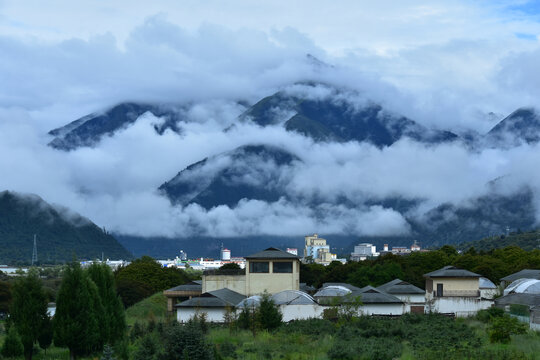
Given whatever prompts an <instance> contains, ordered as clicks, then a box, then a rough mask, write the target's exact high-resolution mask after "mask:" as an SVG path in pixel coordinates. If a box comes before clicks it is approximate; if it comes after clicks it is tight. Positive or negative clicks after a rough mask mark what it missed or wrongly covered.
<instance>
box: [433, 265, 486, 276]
mask: <svg viewBox="0 0 540 360" xmlns="http://www.w3.org/2000/svg"><path fill="white" fill-rule="evenodd" d="M480 276H482V275H478V274H476V273H473V272H471V271H469V270H463V269H459V268H457V267H455V266H445V267H443V268H442V269H439V270H435V271H432V272H430V273H427V274H424V277H430V278H435V277H454V278H456V277H457V278H473V277H478V278H479V277H480Z"/></svg>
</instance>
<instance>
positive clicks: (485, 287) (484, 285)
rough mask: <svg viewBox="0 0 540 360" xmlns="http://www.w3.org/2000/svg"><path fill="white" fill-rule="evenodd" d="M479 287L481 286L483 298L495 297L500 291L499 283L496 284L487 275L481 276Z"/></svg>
mask: <svg viewBox="0 0 540 360" xmlns="http://www.w3.org/2000/svg"><path fill="white" fill-rule="evenodd" d="M478 281H479V288H480V297H481V298H482V299H493V298H495V296H496V295H497V294H498V293H499V289H498V288H497V285H495V284H494V283H493V282H492V281H491V280H489V279H488V278H485V277H480V279H478Z"/></svg>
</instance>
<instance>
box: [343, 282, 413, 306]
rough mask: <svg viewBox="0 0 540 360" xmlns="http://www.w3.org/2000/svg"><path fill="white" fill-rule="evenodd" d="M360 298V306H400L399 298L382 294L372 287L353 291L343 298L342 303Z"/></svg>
mask: <svg viewBox="0 0 540 360" xmlns="http://www.w3.org/2000/svg"><path fill="white" fill-rule="evenodd" d="M358 296H360V301H361V302H362V304H402V303H403V301H401V300H400V299H399V298H397V297H395V296H394V295H390V294H387V293H384V292H382V291H380V290H377V289H375V288H374V287H373V286H369V285H368V286H365V287H363V288H361V289H360V290H356V291H353V292H352V293H350V294H349V295H346V296H345V297H344V301H347V299H351V300H352V299H355V298H357V297H358Z"/></svg>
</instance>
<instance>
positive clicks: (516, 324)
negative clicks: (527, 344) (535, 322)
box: [489, 315, 527, 344]
mask: <svg viewBox="0 0 540 360" xmlns="http://www.w3.org/2000/svg"><path fill="white" fill-rule="evenodd" d="M525 332H527V326H526V324H524V323H522V322H520V321H519V320H518V319H516V318H513V317H511V316H508V315H506V316H503V317H500V318H496V319H494V320H493V322H492V324H491V327H490V329H489V341H491V342H492V343H494V342H500V343H503V344H507V343H509V342H510V340H511V339H510V335H514V334H524V333H525Z"/></svg>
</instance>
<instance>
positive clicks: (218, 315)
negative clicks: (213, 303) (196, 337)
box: [176, 307, 226, 322]
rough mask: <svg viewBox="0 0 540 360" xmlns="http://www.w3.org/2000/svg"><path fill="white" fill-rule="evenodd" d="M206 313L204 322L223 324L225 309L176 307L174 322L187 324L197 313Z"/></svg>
mask: <svg viewBox="0 0 540 360" xmlns="http://www.w3.org/2000/svg"><path fill="white" fill-rule="evenodd" d="M203 312H204V313H206V315H207V317H206V320H207V321H209V322H223V316H224V315H225V312H226V311H225V308H188V307H178V308H177V309H176V320H178V322H187V321H189V319H191V318H192V317H193V316H194V315H195V314H197V313H199V314H200V313H203Z"/></svg>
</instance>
